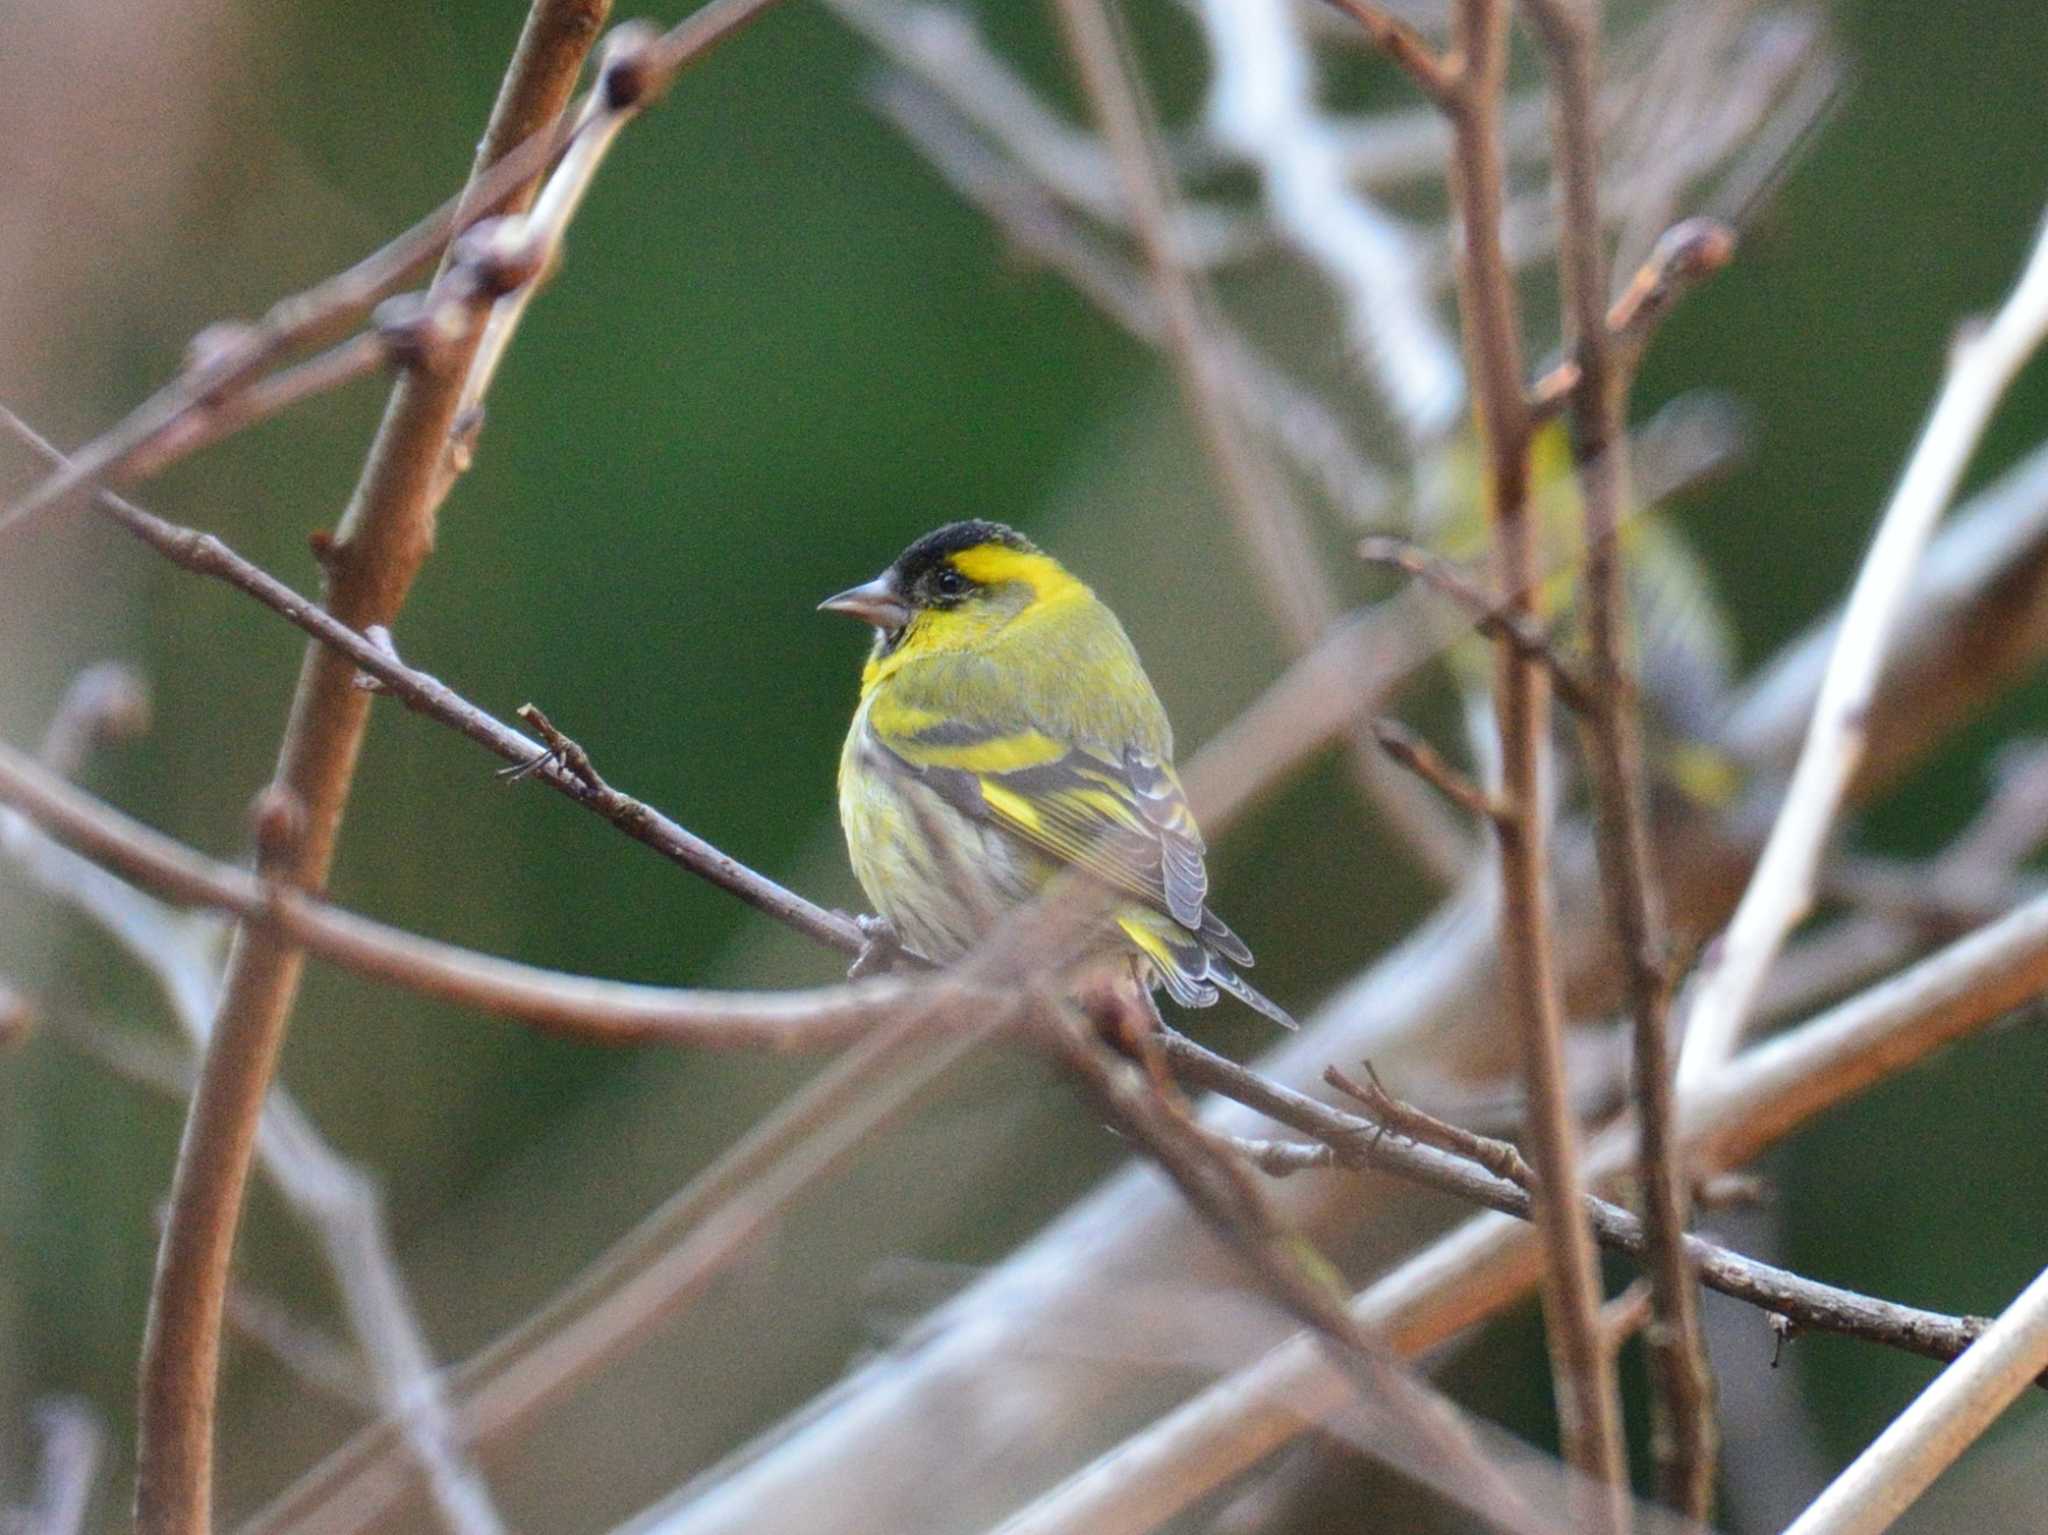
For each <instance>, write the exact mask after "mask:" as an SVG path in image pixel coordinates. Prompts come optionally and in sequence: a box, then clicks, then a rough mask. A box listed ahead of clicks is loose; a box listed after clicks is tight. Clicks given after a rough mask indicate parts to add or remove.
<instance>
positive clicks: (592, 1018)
mask: <svg viewBox="0 0 2048 1535" xmlns="http://www.w3.org/2000/svg"><path fill="white" fill-rule="evenodd" d="M0 805H5V806H8V807H10V808H11V809H13V810H14V811H17V812H19V813H20V814H21V815H22V816H23V817H24V818H25V819H26V820H28V821H30V822H31V823H33V824H34V825H36V826H38V827H40V828H41V829H42V830H43V831H44V832H46V833H47V834H48V835H49V836H51V837H52V838H54V839H56V840H57V841H58V842H61V843H63V844H64V845H65V846H66V847H69V848H71V849H72V850H73V851H75V852H77V853H79V854H80V855H81V856H83V857H85V858H88V859H90V860H91V861H92V862H94V863H96V864H98V865H100V866H101V867H102V868H104V869H108V870H110V871H112V872H113V873H114V874H116V875H118V876H120V877H121V878H122V879H124V880H126V881H128V882H129V883H130V884H133V885H136V886H138V887H140V888H142V889H144V890H148V891H150V892H151V893H153V894H155V895H157V896H159V897H160V898H162V899H164V900H167V901H170V902H173V903H174V904H178V905H184V906H197V907H202V908H205V909H207V910H212V911H220V912H225V913H227V914H229V915H231V916H235V917H238V918H240V919H242V921H243V922H244V923H245V924H247V925H248V927H249V928H251V929H254V930H256V931H260V932H262V933H264V934H266V935H267V936H270V937H271V938H272V939H273V941H274V942H275V943H276V944H277V945H278V946H280V947H283V948H289V949H294V950H304V951H305V952H306V953H310V954H313V955H316V956H318V957H319V958H321V959H324V960H327V961H329V962H330V963H332V964H335V965H338V966H340V967H342V968H343V969H346V970H349V971H351V972H352V973H354V974H356V975H361V976H365V977H367V978H369V979H371V980H377V981H383V982H386V983H388V984H390V985H393V986H398V987H402V988H404V989H406V990H408V991H412V992H414V993H417V994H418V995H421V996H428V997H434V998H437V999H439V1000H441V1001H445V1002H452V1003H455V1004H457V1005H459V1006H464V1007H472V1008H475V1009H477V1010H478V1011H481V1012H485V1013H490V1014H494V1015H496V1016H498V1017H501V1018H509V1019H513V1020H515V1021H517V1022H520V1023H525V1024H529V1025H531V1026H533V1027H535V1028H539V1029H542V1030H545V1031H547V1032H549V1033H555V1034H560V1035H562V1036H564V1037H567V1038H571V1039H576V1040H580V1041H582V1042H584V1043H586V1044H596V1045H611V1046H617V1045H637V1044H669V1045H687V1046H695V1047H705V1048H713V1049H718V1048H728V1047H730V1048H741V1049H767V1050H778V1051H782V1050H788V1051H808V1050H823V1049H831V1048H834V1047H837V1046H840V1045H844V1044H847V1043H849V1042H850V1041H852V1040H854V1039H856V1038H858V1037H859V1036H860V1035H861V1034H863V1033H864V1032H866V1031H867V1030H868V1029H870V1028H872V1027H873V1026H874V1025H875V1024H876V1023H878V1022H880V1021H882V1020H884V1019H887V1018H891V1017H895V1016H897V1015H899V1014H900V1013H901V1012H902V1011H903V1010H904V1009H905V1008H906V1007H909V1006H911V1005H913V1003H917V999H919V998H921V997H922V998H929V999H932V1000H934V1001H936V1002H938V1003H940V1004H941V1006H942V1009H953V1010H954V1011H958V1009H957V1008H955V1007H954V1004H955V1002H957V1001H960V1000H961V999H962V998H972V999H978V1002H977V1005H979V1006H983V1007H987V1006H990V1005H991V1003H992V1000H993V999H995V998H997V997H999V995H1000V993H1001V990H1002V987H1001V985H998V984H994V983H990V985H984V984H983V983H982V982H980V981H970V980H959V981H956V980H954V979H952V978H950V977H932V978H930V979H925V980H916V981H911V980H890V979H880V980H875V981H867V982H862V983H860V984H858V985H849V986H828V987H820V988H815V989H812V990H808V991H802V990H799V991H771V992H742V991H732V992H722V991H698V990H692V989H689V988H678V987H665V986H643V985H637V984H633V983H629V982H625V981H611V980H604V979H600V978H597V977H593V976H579V975H570V974H566V973H563V972H559V971H552V970H543V969H540V968H538V967H536V966H533V965H525V964H521V963H519V962H517V961H515V960H507V959H499V958H496V957H494V956H491V955H488V954H480V953H478V952H476V951H475V950H471V949H464V948H460V947H458V946H456V945H453V944H447V943H441V942H439V941H437V940H435V939H431V938H424V937H421V936H419V935H418V934H415V933H409V932H406V931H405V930H403V929H401V928H395V927H390V926H387V925H386V924H384V923H381V922H376V921H373V920H372V919H370V918H367V917H362V916H358V915H356V914H355V913H353V912H348V911H344V910H343V909H341V908H340V907H337V906H331V905H328V904H327V903H326V902H324V901H321V900H319V899H317V898H315V897H314V896H312V895H309V894H306V893H304V892H302V891H300V890H298V889H297V888H295V887H293V886H289V885H283V884H279V883H277V882H275V881H273V880H271V879H269V878H267V877H266V876H265V875H263V874H261V873H251V872H250V871H249V870H246V869H241V868H237V867H235V866H233V865H230V864H225V863H221V862H219V861H217V860H215V859H211V858H208V857H206V856H205V855H203V854H201V853H197V852H194V851H193V850H192V849H190V848H187V847H185V846H183V845H182V844H180V843H177V842H175V841H173V840H172V839H170V838H169V837H166V836H164V835H163V834H162V833H161V832H157V831H153V830H151V829H150V828H149V827H146V826H143V825H141V824H140V823H139V822H136V821H133V820H131V819H129V818H128V817H127V816H124V815H122V814H121V813H120V812H119V811H117V810H115V809H114V808H113V807H112V806H110V805H107V804H105V803H104V802H103V801H101V800H98V799H95V798H94V797H93V796H92V795H89V794H87V793H86V792H85V791H84V790H82V789H79V788H77V787H75V786H73V785H71V784H68V783H65V782H64V781H63V780H62V779H59V778H56V777H55V776H53V775H52V774H51V773H49V772H48V771H47V770H46V769H44V768H41V767H39V766H37V765H36V764H35V763H34V762H33V761H31V760H30V759H29V758H28V757H26V756H23V755H22V754H21V753H20V752H17V751H15V750H14V749H13V748H12V747H8V746H4V745H0ZM1041 939H1042V934H1041V933H1039V932H1036V931H1033V932H1030V933H1028V934H1026V935H1025V937H1024V941H1023V942H1021V943H1015V944H1011V945H1006V946H1005V947H1004V948H1003V949H1002V950H1000V951H999V952H998V953H997V954H996V956H995V958H993V959H992V960H991V965H992V968H995V969H997V970H998V971H999V972H1000V973H1008V970H1009V969H1011V968H1014V967H1015V964H1016V960H1015V956H1016V955H1017V953H1018V952H1019V951H1020V950H1025V949H1026V945H1027V944H1030V943H1032V942H1036V941H1040V940H1041ZM1027 952H1036V951H1035V950H1028V951H1027ZM991 987H993V989H991ZM917 1005H920V1006H921V1005H922V1004H921V1003H918V1004H917ZM934 1016H936V1015H934ZM949 1016H950V1014H949ZM218 1027H219V1025H218V1024H217V1025H216V1033H215V1036H214V1037H215V1038H216V1039H217V1038H219V1034H218Z"/></svg>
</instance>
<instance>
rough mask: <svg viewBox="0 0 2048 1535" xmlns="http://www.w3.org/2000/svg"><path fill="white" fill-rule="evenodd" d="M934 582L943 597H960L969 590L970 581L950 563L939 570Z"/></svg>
mask: <svg viewBox="0 0 2048 1535" xmlns="http://www.w3.org/2000/svg"><path fill="white" fill-rule="evenodd" d="M933 584H934V585H935V586H936V587H937V588H938V592H939V595H940V596H941V597H958V596H960V595H961V594H962V593H963V592H965V591H966V590H967V585H968V582H967V578H966V577H965V576H963V575H961V574H960V572H959V571H957V570H955V569H953V568H952V567H951V566H950V565H949V566H946V567H944V568H942V569H941V570H940V571H939V574H938V577H937V579H936V581H934V583H933Z"/></svg>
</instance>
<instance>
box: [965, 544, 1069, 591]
mask: <svg viewBox="0 0 2048 1535" xmlns="http://www.w3.org/2000/svg"><path fill="white" fill-rule="evenodd" d="M951 559H952V562H953V568H954V569H955V570H957V571H959V572H960V574H961V575H963V576H965V577H967V579H968V580H970V581H974V582H978V583H979V584H981V585H982V586H1007V585H1008V584H1009V583H1010V582H1012V581H1021V582H1023V583H1024V584H1025V585H1026V586H1028V587H1030V588H1031V590H1032V591H1033V592H1034V593H1035V594H1036V595H1037V597H1038V598H1039V600H1040V601H1044V600H1046V599H1049V598H1053V597H1060V596H1065V595H1066V594H1067V593H1068V592H1070V591H1081V590H1085V588H1084V587H1082V585H1081V583H1080V582H1079V581H1077V580H1075V579H1074V578H1073V576H1071V575H1069V574H1068V573H1067V568H1066V567H1065V566H1064V565H1062V564H1060V562H1059V561H1058V560H1056V559H1054V558H1053V557H1052V556H1051V555H1049V554H1040V553H1039V552H1038V551H1037V550H1035V549H1028V550H1027V549H1012V548H1010V547H1009V546H1008V545H1006V544H979V545H976V546H975V547H974V548H972V549H962V550H960V551H959V553H957V554H954V555H952V556H951Z"/></svg>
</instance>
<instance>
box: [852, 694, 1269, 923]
mask: <svg viewBox="0 0 2048 1535" xmlns="http://www.w3.org/2000/svg"><path fill="white" fill-rule="evenodd" d="M919 691H920V690H918V689H916V688H915V687H912V688H900V689H899V688H893V687H892V688H890V689H887V690H885V691H884V692H883V693H881V694H878V695H877V696H876V698H875V701H874V704H873V706H872V707H871V708H870V709H869V711H868V729H869V732H870V733H871V734H872V735H873V737H874V739H875V741H876V744H878V745H879V746H881V747H882V748H883V749H884V750H885V751H887V752H888V753H889V754H890V755H891V756H892V757H894V758H895V759H896V760H897V761H898V762H900V763H901V764H902V765H903V766H904V767H905V768H906V769H908V770H909V771H911V772H914V773H916V774H918V775H919V776H920V777H922V778H923V779H924V780H925V781H926V782H927V783H929V784H931V785H932V787H933V788H935V789H936V790H938V792H940V793H941V794H943V795H944V796H945V797H946V799H947V801H948V803H950V804H952V805H953V806H954V807H955V808H956V809H958V810H960V811H962V812H963V813H964V814H967V815H971V816H974V817H975V818H977V819H980V820H985V821H990V822H993V823H994V824H996V825H997V826H1000V827H1001V828H1002V829H1003V830H1004V831H1006V832H1009V833H1010V834H1011V835H1013V836H1015V837H1017V838H1018V839H1019V840H1020V841H1022V842H1024V843H1025V844H1027V845H1028V846H1030V847H1033V848H1035V849H1037V850H1038V851H1039V852H1041V853H1044V854H1046V855H1048V856H1049V857H1051V858H1053V859H1056V860H1057V861H1059V862H1061V863H1066V864H1072V865H1074V866H1075V867H1077V868H1081V869H1085V870H1086V871H1087V872H1088V873H1090V874H1092V875H1094V876H1095V877H1096V878H1097V879H1099V880H1101V881H1103V882H1104V883H1105V884H1107V885H1109V886H1111V887H1112V888H1114V889H1116V890H1120V891H1123V892H1124V893H1126V894H1128V895H1133V896H1136V897H1137V898H1138V899H1139V900H1141V901H1144V902H1146V903H1147V904H1148V905H1151V906H1154V907H1156V908H1158V909H1159V910H1160V911H1163V912H1166V913H1169V914H1170V915H1171V916H1172V917H1173V919H1174V920H1175V921H1176V922H1178V923H1180V924H1181V925H1182V926H1183V927H1186V928H1187V929H1189V930H1190V931H1192V932H1198V933H1201V934H1202V935H1203V937H1204V938H1207V939H1210V940H1211V941H1212V942H1214V941H1217V939H1219V938H1220V939H1223V940H1226V941H1227V945H1228V946H1227V947H1224V948H1223V952H1226V953H1231V952H1233V950H1241V949H1242V948H1243V945H1242V944H1241V943H1239V942H1237V940H1236V938H1235V935H1233V934H1231V933H1230V931H1229V929H1228V928H1225V927H1224V926H1223V925H1222V923H1220V922H1218V921H1216V919H1215V918H1214V917H1213V916H1211V915H1210V914H1209V913H1208V912H1207V911H1206V910H1205V909H1204V905H1203V903H1204V901H1205V900H1206V898H1207V896H1208V890H1209V875H1208V871H1207V869H1206V868H1205V867H1204V864H1203V861H1202V860H1203V854H1204V851H1205V849H1204V847H1203V844H1202V835H1201V833H1200V831H1198V830H1197V829H1196V827H1195V818H1194V814H1193V812H1192V811H1190V810H1189V808H1188V802H1187V796H1186V795H1185V793H1183V792H1182V789H1181V785H1180V779H1179V778H1178V777H1177V776H1176V775H1175V773H1174V771H1173V765H1172V764H1171V763H1170V762H1167V761H1165V760H1163V759H1162V758H1161V757H1160V756H1159V755H1158V754H1157V753H1155V752H1152V751H1150V750H1147V749H1146V748H1144V747H1140V746H1135V745H1130V746H1125V747H1123V748H1122V749H1121V750H1120V751H1115V752H1114V754H1112V753H1113V749H1112V748H1110V747H1107V746H1103V745H1095V744H1090V745H1086V746H1077V745H1073V744H1071V743H1069V742H1066V741H1062V740H1060V739H1058V737H1057V736H1055V735H1053V734H1051V733H1049V732H1048V731H1047V730H1045V729H1043V728H1041V727H1040V726H1038V725H1035V724H1029V723H1024V722H1021V721H1009V722H1000V723H998V722H994V721H982V720H965V719H962V718H961V717H960V716H959V715H958V713H957V712H951V711H948V710H946V709H944V708H943V707H940V706H939V705H938V700H937V699H936V698H933V697H927V698H920V697H919V696H918V693H919ZM1211 929H1214V930H1215V932H1214V933H1213V934H1212V932H1211Z"/></svg>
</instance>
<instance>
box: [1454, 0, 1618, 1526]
mask: <svg viewBox="0 0 2048 1535" xmlns="http://www.w3.org/2000/svg"><path fill="white" fill-rule="evenodd" d="M1452 18H1453V19H1452V52H1453V54H1454V55H1455V56H1456V57H1457V58H1458V59H1459V60H1460V68H1459V71H1458V75H1457V81H1456V84H1457V89H1456V91H1455V92H1454V96H1453V100H1452V102H1451V104H1450V106H1449V108H1448V109H1447V115H1448V116H1449V118H1450V121H1451V130H1452V139H1453V153H1452V156H1451V162H1450V182H1451V190H1452V200H1453V204H1454V206H1455V208H1456V210H1457V215H1458V223H1459V231H1460V237H1461V238H1460V241H1459V245H1458V308H1459V313H1460V314H1461V315H1462V316H1463V319H1464V323H1465V350H1466V355H1467V358H1468V365H1467V372H1468V374H1469V375H1470V378H1471V387H1472V398H1473V407H1474V410H1475V413H1476V414H1477V416H1478V422H1479V436H1480V440H1481V443H1482V446H1483V450H1484V453H1485V462H1486V488H1487V511H1488V517H1489V520H1490V523H1491V526H1492V530H1493V549H1494V572H1495V589H1496V592H1497V594H1498V596H1499V599H1500V603H1501V606H1502V607H1503V608H1506V609H1508V610H1510V611H1519V612H1522V613H1524V614H1530V615H1533V613H1534V611H1535V608H1534V604H1535V593H1536V588H1537V583H1538V581H1539V580H1540V579H1541V577H1542V572H1541V571H1540V570H1539V569H1538V554H1539V540H1538V538H1537V534H1536V529H1535V527H1534V525H1533V520H1532V517H1531V513H1530V507H1529V432H1530V421H1529V413H1528V409H1527V407H1526V405H1525V403H1524V400H1523V396H1522V346H1521V337H1520V333H1519V321H1518V318H1517V315H1516V304H1515V289H1514V274H1513V272H1512V271H1511V270H1510V268H1509V265H1508V261H1507V257H1506V253H1505V251H1504V249H1503V247H1502V238H1501V205H1502V195H1503V186H1504V180H1503V169H1502V146H1501V124H1500V111H1501V101H1502V97H1503V95H1504V93H1505V87H1506V71H1507V12H1506V8H1505V5H1504V3H1503V0H1457V3H1456V4H1455V5H1454V7H1453V10H1452ZM1493 643H1494V699H1495V708H1494V712H1495V716H1496V718H1497V720H1498V722H1499V729H1500V753H1501V794H1502V796H1503V798H1504V799H1505V800H1506V801H1507V802H1508V806H1509V808H1510V810H1511V812H1512V813H1511V814H1509V815H1507V816H1503V817H1497V818H1496V819H1495V820H1494V822H1493V826H1494V838H1495V842H1496V845H1497V846H1498V848H1499V851H1500V879H1501V892H1502V899H1501V913H1500V943H1501V956H1502V968H1503V972H1504V975H1503V984H1504V986H1505V989H1506V993H1507V999H1508V1008H1509V1013H1510V1016H1511V1017H1512V1018H1513V1020H1514V1030H1515V1036H1516V1039H1517V1040H1518V1042H1519V1045H1520V1050H1521V1057H1522V1072H1523V1076H1524V1078H1525V1080H1526V1081H1527V1083H1528V1090H1529V1146H1530V1152H1531V1154H1532V1157H1533V1160H1534V1163H1535V1166H1536V1171H1537V1174H1538V1177H1539V1179H1540V1182H1539V1183H1538V1185H1537V1194H1536V1208H1537V1226H1538V1229H1539V1231H1540V1232H1541V1234H1542V1237H1543V1242H1544V1248H1545V1255H1546V1261H1545V1275H1546V1283H1545V1285H1544V1319H1545V1324H1546V1325H1545V1334H1546V1338H1547V1340H1548V1343H1549V1346H1550V1357H1551V1369H1552V1374H1553V1376H1554V1379H1555V1383H1556V1395H1557V1406H1558V1420H1559V1426H1560V1435H1561V1439H1562V1444H1563V1451H1564V1458H1565V1460H1566V1462H1567V1463H1568V1464H1570V1465H1571V1466H1572V1467H1573V1468H1574V1469H1576V1470H1578V1471H1580V1472H1582V1473H1584V1474H1585V1475H1586V1476H1587V1477H1588V1478H1589V1479H1591V1480H1592V1481H1593V1482H1595V1483H1597V1484H1600V1485H1601V1486H1602V1487H1603V1488H1604V1491H1603V1492H1602V1493H1601V1494H1600V1495H1599V1497H1598V1501H1597V1503H1589V1505H1588V1506H1587V1508H1586V1509H1585V1513H1586V1515H1587V1516H1588V1518H1589V1521H1590V1523H1591V1525H1592V1527H1593V1528H1596V1529H1608V1528H1621V1527H1623V1526H1624V1524H1625V1517H1626V1516H1625V1508H1624V1502H1623V1499H1624V1496H1625V1489H1626V1486H1627V1479H1628V1473H1627V1461H1626V1457H1625V1454H1624V1444H1623V1440H1622V1430H1621V1406H1620V1396H1619V1388H1618V1386H1617V1383H1616V1380H1615V1375H1614V1368H1613V1361H1612V1360H1611V1359H1609V1358H1608V1357H1607V1356H1606V1354H1605V1353H1604V1351H1603V1350H1602V1349H1601V1347H1600V1335H1599V1306H1600V1284H1599V1277H1600V1276H1599V1271H1598V1265H1597V1261H1596V1254H1595V1251H1594V1248H1593V1243H1592V1239H1591V1236H1590V1234H1589V1233H1588V1232H1587V1230H1586V1227H1585V1224H1584V1222H1583V1221H1582V1220H1581V1219H1580V1218H1579V1216H1580V1210H1579V1203H1580V1190H1581V1182H1580V1174H1579V1147H1578V1127H1577V1125H1576V1123H1575V1122H1574V1119H1573V1116H1572V1112H1571V1105H1570V1098H1569V1095H1568V1092H1567V1086H1566V1082H1565V1075H1564V1043H1563V1036H1564V1016H1563V1005H1562V1000H1561V997H1560V991H1559V985H1558V976H1557V955H1556V948H1555V937H1554V933H1553V928H1552V913H1551V890H1550V867H1549V862H1550V859H1549V841H1550V839H1549V828H1548V826H1547V824H1546V822H1547V812H1548V807H1547V802H1546V800H1545V796H1544V783H1545V780H1546V777H1547V771H1546V769H1547V761H1546V759H1547V757H1548V754H1549V745H1550V726H1549V719H1550V690H1549V686H1548V673H1547V671H1546V670H1545V668H1544V667H1543V666H1542V665H1541V664H1540V663H1539V662H1536V661H1533V660H1531V659H1530V658H1529V657H1528V656H1527V655H1525V654H1524V653H1523V652H1522V651H1521V650H1520V648H1519V647H1518V646H1516V644H1515V643H1514V642H1513V641H1512V640H1511V639H1508V638H1506V637H1496V638H1495V640H1494V642H1493Z"/></svg>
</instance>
